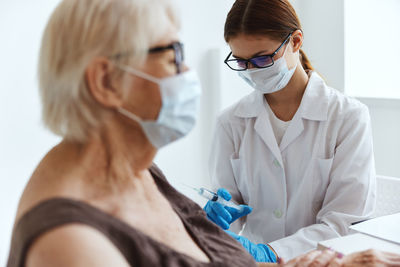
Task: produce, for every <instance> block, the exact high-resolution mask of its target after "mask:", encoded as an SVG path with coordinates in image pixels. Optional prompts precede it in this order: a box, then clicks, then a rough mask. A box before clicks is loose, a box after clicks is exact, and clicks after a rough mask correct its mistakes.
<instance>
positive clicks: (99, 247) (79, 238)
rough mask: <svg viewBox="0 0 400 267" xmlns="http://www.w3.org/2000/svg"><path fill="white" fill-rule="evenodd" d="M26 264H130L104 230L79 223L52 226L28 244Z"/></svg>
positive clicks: (33, 265)
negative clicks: (102, 232) (101, 231)
mask: <svg viewBox="0 0 400 267" xmlns="http://www.w3.org/2000/svg"><path fill="white" fill-rule="evenodd" d="M25 266H26V267H38V266H41V267H47V266H60V267H63V266H71V267H80V266H99V267H101V266H104V267H106V266H129V264H128V262H127V261H126V260H125V258H124V256H123V255H122V254H121V252H120V251H119V250H118V249H117V248H116V247H115V246H114V245H113V244H112V243H111V241H109V240H108V239H107V238H106V237H105V236H104V235H103V234H101V233H100V232H99V231H97V230H96V229H94V228H91V227H89V226H85V225H81V224H69V225H66V226H62V227H58V228H55V229H54V230H51V231H49V232H46V233H45V234H43V235H42V236H40V237H39V238H38V239H37V240H36V241H35V242H34V243H33V244H32V245H31V247H30V249H29V251H28V254H27V261H26V264H25Z"/></svg>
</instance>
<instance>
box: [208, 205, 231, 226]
mask: <svg viewBox="0 0 400 267" xmlns="http://www.w3.org/2000/svg"><path fill="white" fill-rule="evenodd" d="M210 205H211V209H212V211H214V212H215V214H218V216H220V217H222V219H224V220H225V221H226V222H228V223H229V222H231V221H232V216H231V214H230V213H229V211H227V210H226V208H225V207H224V206H222V205H221V204H219V203H218V202H213V201H211V203H210Z"/></svg>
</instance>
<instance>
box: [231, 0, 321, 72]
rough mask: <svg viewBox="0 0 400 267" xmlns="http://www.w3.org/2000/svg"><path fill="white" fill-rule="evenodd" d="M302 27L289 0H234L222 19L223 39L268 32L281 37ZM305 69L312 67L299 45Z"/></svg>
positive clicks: (277, 38)
mask: <svg viewBox="0 0 400 267" xmlns="http://www.w3.org/2000/svg"><path fill="white" fill-rule="evenodd" d="M295 30H301V31H302V29H301V24H300V20H299V18H298V16H297V14H296V11H295V10H294V8H293V7H292V5H291V4H290V3H289V1H288V0H236V1H235V3H234V4H233V6H232V8H231V10H230V11H229V13H228V16H227V18H226V21H225V31H224V37H225V41H226V42H229V40H230V39H231V38H233V37H236V36H237V35H239V34H242V33H243V34H249V35H267V36H268V37H270V38H273V39H276V40H279V41H283V40H284V39H285V38H286V37H287V36H288V35H289V34H290V33H292V32H294V31H295ZM300 61H301V64H302V65H303V68H304V69H305V70H313V67H312V65H311V63H310V61H309V60H308V58H307V56H306V54H305V53H304V52H303V50H301V49H300Z"/></svg>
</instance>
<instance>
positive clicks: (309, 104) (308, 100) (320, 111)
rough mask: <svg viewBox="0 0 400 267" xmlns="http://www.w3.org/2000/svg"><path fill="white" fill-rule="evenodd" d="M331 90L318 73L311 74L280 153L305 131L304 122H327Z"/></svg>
mask: <svg viewBox="0 0 400 267" xmlns="http://www.w3.org/2000/svg"><path fill="white" fill-rule="evenodd" d="M328 103H329V90H328V89H327V85H326V84H325V82H324V80H323V79H322V78H321V77H320V76H319V75H318V74H317V73H316V72H311V73H310V79H309V81H308V84H307V87H306V90H305V92H304V96H303V99H302V100H301V103H300V107H299V109H298V110H297V112H296V114H295V115H294V117H293V119H292V122H291V123H290V125H289V127H288V129H287V130H286V133H285V135H284V136H283V138H282V142H281V144H280V147H279V149H280V151H284V150H285V149H286V148H287V147H288V146H289V145H290V144H291V143H292V142H293V141H294V140H295V139H296V138H297V137H299V136H300V135H301V133H302V132H303V131H304V120H313V121H325V120H327V113H328Z"/></svg>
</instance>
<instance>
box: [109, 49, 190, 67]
mask: <svg viewBox="0 0 400 267" xmlns="http://www.w3.org/2000/svg"><path fill="white" fill-rule="evenodd" d="M169 49H173V50H174V53H175V59H174V61H175V66H176V73H181V71H182V65H183V60H184V53H183V44H182V43H181V42H173V43H171V44H169V45H166V46H156V47H153V48H150V49H149V50H148V51H147V52H148V53H149V54H153V53H158V52H163V51H165V50H169ZM129 54H130V53H129V52H127V53H119V54H116V55H113V56H111V58H114V59H117V60H118V59H120V58H121V57H123V56H129Z"/></svg>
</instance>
